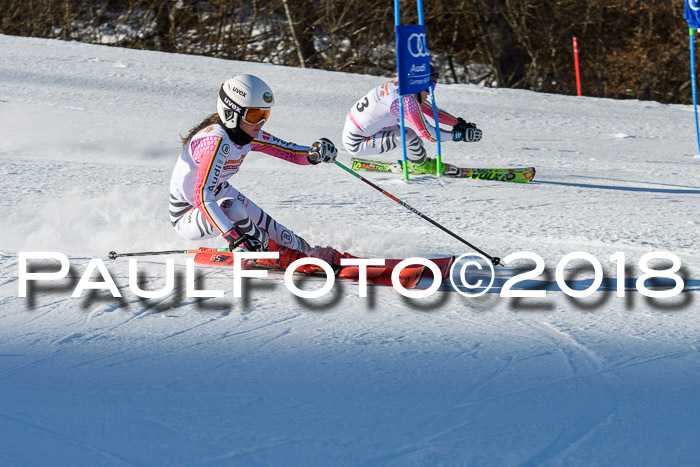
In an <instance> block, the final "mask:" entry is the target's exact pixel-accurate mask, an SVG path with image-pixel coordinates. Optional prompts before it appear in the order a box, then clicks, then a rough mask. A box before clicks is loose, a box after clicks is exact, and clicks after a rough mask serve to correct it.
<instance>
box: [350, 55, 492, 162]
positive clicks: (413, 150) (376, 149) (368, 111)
mask: <svg viewBox="0 0 700 467" xmlns="http://www.w3.org/2000/svg"><path fill="white" fill-rule="evenodd" d="M430 71H431V73H430V79H431V82H430V83H428V84H429V85H430V84H432V86H433V87H435V85H436V83H437V79H438V72H437V70H436V69H435V67H433V66H432V65H431V66H430ZM428 95H429V91H428V86H427V85H426V88H425V90H424V91H422V92H419V93H417V94H407V95H405V96H403V104H404V117H405V127H406V156H407V159H408V167H409V168H410V169H411V171H413V172H414V173H431V174H434V173H435V169H436V165H437V163H436V160H435V159H434V158H430V157H428V156H427V154H426V152H425V148H424V147H423V142H422V141H421V138H425V139H427V140H428V141H431V142H435V141H437V134H436V129H435V126H433V125H431V124H430V123H428V121H427V120H426V118H425V117H426V116H427V117H428V118H430V119H431V120H432V119H433V108H432V107H430V106H429V105H427V104H426V103H425V102H426V99H427V98H428ZM401 97H402V96H401V95H399V83H398V80H396V79H395V80H393V81H389V82H387V83H385V84H383V85H381V86H379V87H377V88H374V89H372V90H371V91H370V92H369V93H367V94H366V95H365V96H364V97H362V98H361V99H360V100H359V101H357V102H356V103H355V105H353V106H352V108H350V111H349V112H348V115H347V117H346V118H345V128H343V145H344V146H345V149H347V150H348V152H349V153H350V154H352V155H353V156H358V157H367V156H374V155H377V154H383V153H385V152H387V151H391V150H392V149H394V148H396V146H397V145H398V144H401V128H400V126H399V122H400V121H401V120H400V119H401V114H400V107H399V99H400V98H401ZM438 120H439V123H442V124H444V125H448V126H449V127H451V129H450V130H449V131H448V130H443V129H440V141H466V142H476V141H479V140H480V139H481V130H479V129H478V128H477V127H476V125H474V124H473V123H467V122H466V121H464V119H462V118H459V117H454V116H452V115H450V114H449V113H447V112H445V111H444V110H442V109H438ZM438 126H439V125H438ZM446 169H450V170H456V169H455V168H454V167H453V166H448V167H446ZM446 173H447V172H446Z"/></svg>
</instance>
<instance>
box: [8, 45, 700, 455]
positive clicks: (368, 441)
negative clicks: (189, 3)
mask: <svg viewBox="0 0 700 467" xmlns="http://www.w3.org/2000/svg"><path fill="white" fill-rule="evenodd" d="M0 50H1V52H0V56H2V59H3V64H4V65H3V67H2V68H1V69H0V94H2V96H3V97H2V99H1V100H0V109H2V115H3V127H4V128H5V132H4V135H3V138H2V139H1V140H0V157H2V158H3V165H2V167H1V168H0V176H1V179H2V182H1V183H0V194H1V195H2V196H1V197H0V204H1V205H2V207H3V214H4V228H3V229H2V230H1V231H0V433H2V436H3V441H4V442H3V443H2V445H1V446H0V461H2V462H3V463H7V464H9V465H15V464H17V465H27V464H45V463H47V462H50V463H51V464H53V465H64V464H66V465H76V464H79V465H98V464H116V465H121V464H125V465H134V464H138V465H144V464H213V465H230V464H236V465H239V464H242V465H249V464H266V465H267V464H272V465H289V464H292V465H316V464H318V465H407V464H411V465H413V464H421V465H600V464H604V465H640V464H642V465H692V464H694V463H696V462H697V459H698V458H700V448H698V446H697V442H696V440H695V438H696V437H697V435H696V434H697V432H698V430H699V429H700V406H699V405H698V404H697V389H698V387H700V352H699V351H698V343H699V342H700V325H698V319H697V313H698V301H697V299H698V291H699V290H700V269H699V268H698V264H699V263H700V250H699V249H698V238H700V235H699V234H700V228H699V221H698V219H697V214H698V212H700V210H699V208H700V184H699V183H698V180H700V170H699V169H698V156H697V154H696V152H695V150H696V148H694V147H693V144H694V143H695V138H694V134H693V130H694V128H693V125H692V107H690V106H681V105H662V104H658V103H654V102H640V101H614V100H607V99H596V98H585V97H584V98H576V97H570V96H557V95H549V94H537V93H533V92H527V91H519V90H509V89H488V88H481V87H477V86H469V85H440V86H438V88H437V92H436V98H437V101H438V104H440V105H444V107H445V108H446V109H447V110H450V111H453V112H455V113H457V114H460V115H462V116H464V117H465V118H466V119H467V120H469V121H474V122H476V123H477V124H478V125H479V127H480V128H482V129H483V131H484V139H483V140H482V141H481V142H480V143H478V144H464V145H457V144H453V143H450V142H446V143H445V144H443V145H442V151H443V157H444V159H445V161H447V162H451V163H455V164H457V165H460V166H472V167H499V166H500V167H506V166H530V165H533V166H536V167H537V175H536V178H535V180H534V181H533V182H531V183H530V184H528V185H516V184H507V183H498V182H486V181H477V180H450V179H437V178H429V177H425V178H419V177H414V178H412V180H411V181H410V183H405V182H403V181H402V180H401V179H400V178H397V177H396V176H392V175H383V174H370V173H366V174H364V175H365V176H366V177H367V178H369V179H370V180H372V181H373V182H375V183H376V184H378V185H380V186H381V187H383V188H385V189H386V190H387V191H389V192H390V193H392V194H394V195H395V196H397V197H398V198H400V199H402V200H403V201H405V202H406V203H408V204H410V205H411V206H413V207H414V208H416V209H418V210H419V211H421V212H423V213H425V214H426V215H428V216H430V217H431V218H434V219H435V220H436V221H438V222H440V223H441V224H443V225H445V226H446V227H447V228H449V229H451V230H453V231H455V232H456V233H458V234H460V235H461V236H463V237H464V238H466V239H468V240H469V241H471V242H472V243H474V244H476V245H478V246H479V247H481V248H483V249H484V250H485V251H487V252H489V253H490V254H493V255H498V256H500V257H501V258H504V257H506V256H507V255H509V254H511V253H515V252H519V251H528V252H535V253H537V254H538V255H539V256H541V257H542V259H543V261H544V262H545V265H546V268H545V272H544V273H543V274H542V275H540V276H539V277H537V278H536V279H535V282H534V283H526V284H523V285H525V286H528V287H530V286H532V285H533V284H534V285H536V286H537V288H546V289H547V295H546V297H545V298H525V299H523V298H512V299H507V298H503V297H501V296H499V293H500V291H501V287H502V286H503V282H505V281H506V280H507V279H508V278H510V277H513V276H514V275H515V274H517V273H521V272H524V271H527V270H531V269H532V267H533V263H532V262H529V261H527V260H521V261H519V262H517V263H515V264H510V265H508V267H506V268H502V267H498V268H497V272H498V284H497V286H496V287H495V288H494V290H493V291H492V293H488V294H485V295H483V296H481V297H478V298H465V297H462V296H461V295H460V294H459V293H457V292H456V291H455V290H454V289H453V288H452V287H451V286H449V285H448V284H443V288H442V289H441V291H440V292H437V293H436V294H435V295H433V296H431V297H429V298H426V299H420V300H416V299H407V298H404V297H402V296H400V295H399V294H398V293H397V292H396V291H394V290H393V289H392V288H390V287H375V286H370V287H369V288H368V297H366V298H359V297H358V287H357V285H356V284H354V283H352V282H342V281H338V282H337V283H336V284H335V286H334V287H333V289H332V291H331V292H329V294H328V295H327V296H325V297H322V298H319V299H315V300H305V299H300V298H297V297H294V296H293V295H292V294H291V293H290V292H289V291H287V289H286V288H285V286H284V282H283V279H282V276H281V275H280V274H271V275H270V277H269V278H267V279H253V280H248V281H245V282H244V295H243V297H241V298H234V297H233V296H232V289H233V284H232V277H231V274H230V271H225V270H217V269H198V270H197V275H196V277H195V283H196V287H197V288H198V289H199V290H203V289H207V290H222V291H224V296H223V297H220V298H189V297H186V288H185V284H186V282H185V275H186V270H185V266H184V260H183V259H182V258H181V257H178V259H176V267H175V276H176V277H175V289H174V290H173V291H172V292H171V293H169V294H168V295H166V296H165V297H163V298H160V299H143V298H139V297H138V296H136V294H134V293H133V292H132V291H131V290H130V287H129V268H128V261H126V260H122V259H119V260H115V261H111V260H107V259H106V255H107V252H108V251H110V250H115V251H120V252H127V251H139V250H145V251H154V250H161V249H163V250H170V249H186V248H196V247H199V246H204V245H206V246H221V243H220V241H218V240H215V241H209V242H184V241H182V240H180V239H179V237H178V236H177V234H176V233H175V232H174V231H173V229H172V227H171V226H170V223H169V220H168V217H167V193H168V183H169V178H170V171H171V169H172V166H173V164H174V162H175V159H176V157H177V153H178V151H179V142H178V137H179V135H180V134H184V133H186V132H187V131H188V129H189V128H191V127H192V126H193V125H195V124H196V123H198V122H199V120H200V119H201V118H203V117H204V116H205V115H207V114H209V113H211V112H212V111H213V103H214V99H215V92H216V89H218V87H219V86H220V83H221V82H222V81H223V80H224V79H225V78H226V77H228V76H230V75H232V74H236V73H244V72H245V73H254V74H257V75H259V76H261V77H262V78H263V79H265V80H266V81H268V82H269V84H270V85H271V87H272V88H273V89H274V91H275V94H276V96H277V103H276V106H275V108H274V110H273V114H272V117H271V119H270V121H269V122H268V124H267V127H266V129H268V130H269V131H270V132H271V133H273V134H275V135H276V136H279V137H281V138H283V139H292V140H294V141H296V142H299V143H303V144H309V143H310V142H312V141H314V140H316V139H318V138H319V137H321V136H325V137H329V138H330V139H332V140H334V141H335V142H336V143H340V133H341V130H342V126H343V122H344V118H345V114H346V112H347V109H348V108H350V106H351V105H352V104H353V103H354V102H355V101H356V99H358V98H359V97H360V96H361V95H362V94H364V93H365V92H367V91H368V90H369V89H370V88H371V87H372V86H375V85H378V84H380V83H382V82H384V81H385V79H386V78H381V77H372V76H360V75H352V74H343V73H332V72H326V71H319V70H301V69H296V68H287V67H277V66H272V65H268V64H256V63H242V62H234V61H225V60H218V59H212V58H206V57H197V56H179V55H172V54H162V53H154V52H145V51H136V50H126V49H119V48H113V47H101V46H94V45H87V44H80V43H71V42H60V41H49V40H40V39H30V38H19V37H9V36H2V35H0ZM212 96H214V97H212ZM431 150H433V149H431ZM395 156H396V157H399V155H398V153H397V154H396V155H395ZM392 157H393V156H392ZM349 159H350V156H349V154H347V153H346V152H345V151H344V150H343V149H340V155H339V160H340V161H341V162H343V163H349ZM312 171H313V173H312ZM231 182H232V183H233V184H234V185H235V186H236V187H237V188H238V189H240V190H241V191H242V192H243V193H245V194H246V195H247V196H249V197H250V198H251V199H252V200H254V201H256V203H258V204H259V205H261V207H263V209H265V210H266V211H267V212H268V213H270V214H271V215H272V216H273V217H275V218H276V219H277V220H278V221H279V222H281V223H283V224H285V225H286V226H288V227H290V228H292V229H293V230H295V232H297V233H299V234H300V235H302V236H303V237H304V238H306V239H307V240H309V241H311V242H312V243H316V244H321V245H333V246H335V247H337V248H339V249H341V250H343V251H349V252H351V253H353V254H356V255H360V256H365V257H379V256H382V257H394V258H400V257H409V256H421V257H438V256H445V255H457V256H458V255H460V254H464V253H470V252H471V251H470V250H469V249H468V248H466V247H465V246H463V245H461V244H460V243H458V242H456V240H454V239H453V238H452V237H450V236H448V235H446V234H444V233H443V232H440V231H439V230H437V229H435V228H434V227H433V226H431V225H430V224H429V223H427V222H425V221H423V220H421V219H420V218H418V217H417V216H415V215H414V214H412V213H410V212H408V210H406V209H404V208H403V207H401V206H399V205H398V204H396V203H394V202H392V201H391V200H389V199H387V198H386V197H385V196H383V195H381V194H379V193H377V192H376V191H375V190H373V189H372V188H370V187H368V186H367V185H365V184H363V183H362V182H360V181H358V180H356V179H354V178H353V177H351V176H349V175H348V174H346V173H344V172H343V171H341V170H339V169H338V168H335V167H332V166H326V165H323V166H318V167H299V166H292V165H290V164H287V163H284V162H283V161H277V160H271V158H269V157H267V156H265V155H261V154H255V153H251V154H250V155H249V156H248V157H247V159H246V161H245V164H244V165H243V166H242V168H241V171H240V173H239V174H238V175H236V176H235V177H234V178H232V179H231ZM20 251H59V252H62V253H63V254H65V255H67V256H68V257H69V259H70V264H71V269H70V272H69V274H68V276H67V277H66V278H64V279H62V280H60V281H54V282H48V281H46V282H41V283H38V284H32V286H31V287H30V294H29V295H30V296H29V297H27V298H21V297H18V287H19V279H18V268H19V260H18V252H20ZM576 251H582V252H586V253H590V254H592V255H593V256H594V257H595V258H596V259H597V260H598V261H599V262H600V263H601V265H602V266H603V270H604V276H605V279H606V282H605V283H604V285H603V286H602V290H600V291H598V292H596V293H594V294H593V296H591V297H587V298H579V299H574V298H571V297H568V296H567V295H566V294H565V293H564V292H562V291H561V288H560V287H559V286H558V284H557V283H556V280H555V277H554V276H555V270H556V267H557V264H558V262H559V261H560V260H561V258H562V257H564V256H565V255H567V254H569V253H572V252H576ZM651 251H668V252H672V253H674V254H675V255H677V256H678V257H679V258H680V259H681V261H682V265H683V268H682V270H681V271H680V272H679V274H680V275H681V277H683V279H684V280H685V283H686V286H685V289H684V292H683V293H682V294H680V295H679V296H677V297H673V298H670V299H650V298H646V297H644V296H642V295H641V294H640V293H639V292H638V291H636V290H635V281H636V279H637V278H639V277H640V275H641V274H642V271H641V270H640V267H639V265H638V264H637V263H638V261H639V259H640V258H641V257H642V256H643V255H644V254H645V253H648V252H651ZM618 252H621V253H624V254H625V266H626V270H625V274H626V279H627V280H626V283H625V297H617V296H616V294H615V287H616V282H615V279H616V278H617V277H618V274H619V271H618V270H617V269H616V264H615V263H614V262H613V261H611V260H610V259H609V258H610V257H611V256H612V255H614V254H615V253H618ZM91 258H102V259H104V262H105V265H106V267H107V269H108V270H109V272H110V275H111V277H112V278H113V279H114V281H115V283H116V284H117V287H118V290H119V291H120V293H121V294H122V297H121V298H114V297H111V295H110V294H109V292H108V291H106V290H101V291H89V290H88V291H85V292H84V293H83V294H82V296H81V297H80V298H71V294H72V292H73V290H74V289H75V287H76V285H77V284H78V281H79V279H80V277H81V276H82V274H83V272H84V271H85V268H86V266H87V264H88V262H89V260H90V259H91ZM664 265H666V266H668V262H663V261H661V262H658V263H657V267H658V266H664ZM34 266H35V267H36V270H37V271H41V272H52V271H57V270H58V263H57V262H55V261H54V262H46V263H41V264H34ZM164 271H165V264H164V259H162V258H157V257H153V258H142V259H140V260H139V278H140V282H139V286H140V287H142V288H143V289H145V290H159V289H161V288H162V287H163V286H164V285H165V283H166V277H165V273H164ZM566 275H567V283H568V284H569V286H571V287H572V288H573V289H575V290H584V289H586V288H587V287H588V286H589V285H590V283H591V280H592V278H593V270H592V268H591V267H590V265H586V264H585V262H578V263H577V262H572V263H570V264H568V265H567V267H566ZM475 277H476V276H475ZM93 280H97V275H93ZM296 280H297V281H298V284H300V286H301V287H303V288H308V289H313V288H318V287H320V286H321V285H322V282H321V281H322V279H320V278H308V279H304V278H296ZM302 283H303V285H301V284H302ZM427 285H429V284H428V283H427V282H422V283H421V287H423V286H425V287H427ZM460 290H462V291H464V288H462V289H460Z"/></svg>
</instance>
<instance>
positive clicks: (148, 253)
mask: <svg viewBox="0 0 700 467" xmlns="http://www.w3.org/2000/svg"><path fill="white" fill-rule="evenodd" d="M245 239H246V237H245V236H242V237H238V238H237V239H236V241H234V242H233V243H231V244H230V245H229V246H228V248H206V247H201V248H198V249H196V250H165V251H139V252H136V253H117V252H116V251H110V252H109V254H108V255H107V256H108V257H109V259H117V258H119V257H122V256H155V255H180V254H187V253H216V252H219V251H228V252H230V251H233V249H234V248H236V247H237V246H238V245H240V244H241V243H243V242H244V241H245Z"/></svg>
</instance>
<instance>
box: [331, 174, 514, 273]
mask: <svg viewBox="0 0 700 467" xmlns="http://www.w3.org/2000/svg"><path fill="white" fill-rule="evenodd" d="M335 165H337V166H338V167H340V168H341V169H343V170H345V171H346V172H348V173H350V174H352V175H354V176H355V177H357V178H359V179H360V180H362V181H363V182H365V183H366V184H368V185H369V186H371V187H372V188H374V189H375V190H377V191H379V192H381V193H383V194H385V195H386V196H388V197H389V198H391V199H393V200H394V201H396V202H397V203H399V204H400V205H401V206H403V207H405V208H406V209H408V210H409V211H411V212H412V213H414V214H417V215H419V216H420V217H422V218H423V219H425V220H426V221H428V222H430V223H431V224H433V225H434V226H435V227H437V228H439V229H440V230H442V231H443V232H446V233H448V234H450V235H452V236H453V237H454V238H456V239H457V240H459V241H460V242H462V243H464V244H465V245H467V246H468V247H469V248H471V249H472V250H474V251H476V252H477V253H481V254H482V255H484V256H485V257H486V258H488V259H489V260H490V261H491V264H493V265H494V266H498V265H499V264H501V258H499V257H498V256H491V255H489V254H487V253H485V252H484V251H482V250H480V249H479V248H477V247H475V246H474V245H472V244H471V243H469V242H468V241H466V240H465V239H463V238H462V237H460V236H459V235H457V234H456V233H454V232H452V231H451V230H449V229H447V228H445V227H443V226H442V225H441V224H439V223H437V222H436V221H434V220H432V219H431V218H430V217H428V216H426V215H425V214H423V213H422V212H420V211H419V210H417V209H416V208H414V207H412V206H409V205H408V204H407V203H404V202H403V201H401V200H400V199H399V198H397V197H396V196H394V195H392V194H391V193H389V192H388V191H386V190H385V189H383V188H381V187H379V186H377V185H375V184H374V183H372V182H370V181H369V180H367V179H366V178H365V177H363V176H362V175H360V174H358V173H357V172H355V171H354V170H352V169H350V168H349V167H346V166H345V165H343V164H341V163H340V162H338V161H335Z"/></svg>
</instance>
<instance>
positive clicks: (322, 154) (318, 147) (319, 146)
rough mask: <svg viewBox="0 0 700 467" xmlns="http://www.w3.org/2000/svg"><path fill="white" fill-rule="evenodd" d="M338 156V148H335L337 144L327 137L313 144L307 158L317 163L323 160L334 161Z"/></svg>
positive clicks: (312, 162) (310, 161)
mask: <svg viewBox="0 0 700 467" xmlns="http://www.w3.org/2000/svg"><path fill="white" fill-rule="evenodd" d="M336 156H338V150H337V149H336V148H335V144H333V143H332V142H331V140H329V139H327V138H321V139H320V140H318V141H316V142H315V143H314V144H312V145H311V149H309V152H308V153H307V155H306V159H307V160H308V161H309V164H313V165H316V164H319V163H321V162H333V161H335V158H336Z"/></svg>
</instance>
